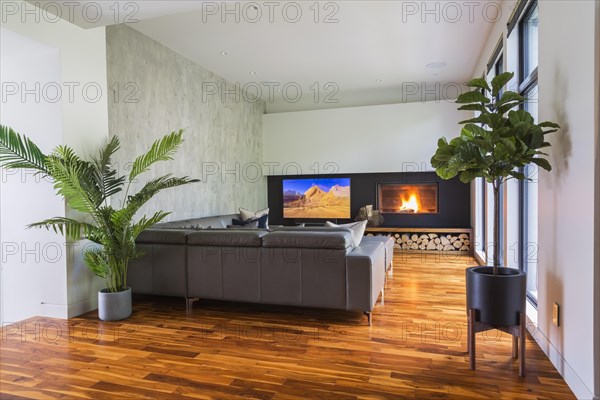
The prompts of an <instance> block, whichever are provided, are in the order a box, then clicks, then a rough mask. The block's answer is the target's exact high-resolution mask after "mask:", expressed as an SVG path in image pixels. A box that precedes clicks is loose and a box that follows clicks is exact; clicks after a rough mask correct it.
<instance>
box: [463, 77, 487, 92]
mask: <svg viewBox="0 0 600 400" xmlns="http://www.w3.org/2000/svg"><path fill="white" fill-rule="evenodd" d="M467 86H468V87H477V88H480V89H483V90H487V91H488V92H489V91H491V90H492V89H490V86H489V85H488V83H487V82H486V80H485V79H483V78H475V79H471V80H470V81H469V82H467Z"/></svg>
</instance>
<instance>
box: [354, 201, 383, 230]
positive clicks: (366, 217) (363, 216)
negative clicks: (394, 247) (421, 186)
mask: <svg viewBox="0 0 600 400" xmlns="http://www.w3.org/2000/svg"><path fill="white" fill-rule="evenodd" d="M354 220H355V221H367V226H379V225H381V224H383V215H381V213H380V212H379V211H378V210H373V205H371V204H369V205H366V206H364V207H361V208H360V209H359V210H358V214H357V215H356V217H355V218H354Z"/></svg>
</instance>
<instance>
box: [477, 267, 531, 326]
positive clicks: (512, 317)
mask: <svg viewBox="0 0 600 400" xmlns="http://www.w3.org/2000/svg"><path fill="white" fill-rule="evenodd" d="M466 280H467V311H468V310H471V309H474V310H476V321H478V322H483V323H485V324H488V325H492V326H512V325H518V324H519V313H525V294H526V290H527V275H526V274H525V272H523V271H519V270H517V269H514V268H505V267H502V268H498V275H494V268H493V267H471V268H467V270H466Z"/></svg>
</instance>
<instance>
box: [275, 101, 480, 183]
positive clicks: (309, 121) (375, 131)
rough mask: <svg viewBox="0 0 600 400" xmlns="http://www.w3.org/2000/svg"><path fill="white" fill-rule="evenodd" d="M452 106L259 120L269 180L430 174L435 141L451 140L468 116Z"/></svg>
mask: <svg viewBox="0 0 600 400" xmlns="http://www.w3.org/2000/svg"><path fill="white" fill-rule="evenodd" d="M456 108H457V107H456V104H455V103H454V102H453V101H439V102H435V101H432V102H418V103H403V104H389V105H378V106H367V107H350V108H338V109H327V110H316V111H299V112H287V113H277V114H266V115H264V116H263V136H264V141H263V151H264V153H263V154H264V161H265V164H267V163H275V164H268V165H270V167H269V168H270V169H271V175H284V174H298V173H304V174H314V173H333V172H339V173H360V172H397V171H405V170H408V171H414V170H416V169H415V168H420V170H431V169H432V168H431V165H430V163H429V161H430V160H431V156H433V154H434V153H435V151H436V148H437V140H438V139H439V138H440V137H442V136H446V137H448V138H450V137H453V136H456V135H457V134H458V132H459V127H458V125H457V123H458V122H459V121H460V120H461V119H465V118H466V117H468V115H469V114H468V113H466V112H461V111H457V110H456Z"/></svg>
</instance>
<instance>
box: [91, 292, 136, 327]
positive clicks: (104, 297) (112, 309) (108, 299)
mask: <svg viewBox="0 0 600 400" xmlns="http://www.w3.org/2000/svg"><path fill="white" fill-rule="evenodd" d="M130 315H131V288H127V290H124V291H122V292H116V293H111V292H109V291H108V290H107V289H102V290H101V291H99V292H98V317H99V318H100V319H101V320H102V321H119V320H121V319H125V318H127V317H129V316H130Z"/></svg>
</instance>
